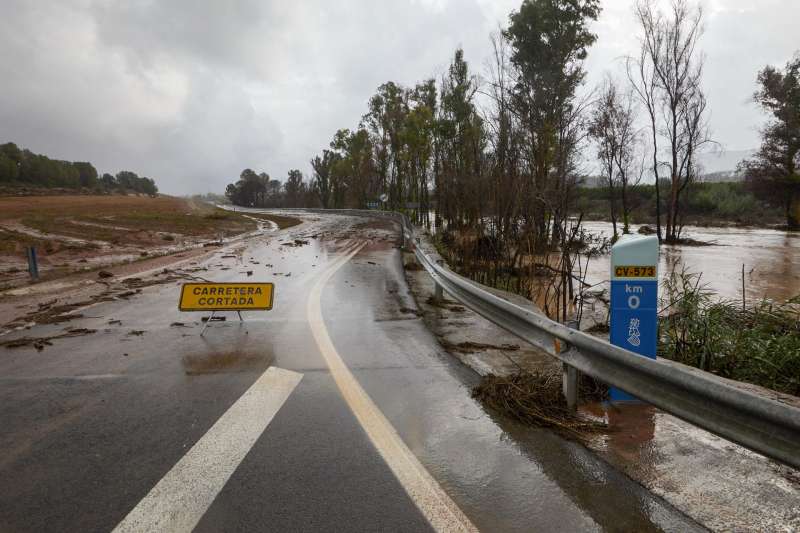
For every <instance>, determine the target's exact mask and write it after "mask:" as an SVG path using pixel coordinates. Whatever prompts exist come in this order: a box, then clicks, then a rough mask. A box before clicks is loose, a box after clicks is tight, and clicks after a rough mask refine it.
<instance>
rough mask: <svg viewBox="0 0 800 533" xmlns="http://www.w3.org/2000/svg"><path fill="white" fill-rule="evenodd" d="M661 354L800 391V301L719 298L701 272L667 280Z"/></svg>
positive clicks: (780, 388)
mask: <svg viewBox="0 0 800 533" xmlns="http://www.w3.org/2000/svg"><path fill="white" fill-rule="evenodd" d="M664 299H665V300H666V308H665V310H664V312H663V313H662V314H663V316H662V317H661V318H660V320H659V326H660V328H659V329H660V334H659V337H660V338H659V356H662V357H667V358H669V359H672V360H674V361H678V362H680V363H683V364H686V365H689V366H693V367H696V368H699V369H701V370H705V371H707V372H711V373H713V374H716V375H718V376H721V377H724V378H729V379H733V380H736V381H744V382H747V383H753V384H755V385H761V386H763V387H767V388H769V389H772V390H776V391H780V392H785V393H787V394H793V395H795V396H799V395H800V305H798V304H800V301H799V300H798V299H794V300H789V301H787V302H783V303H779V302H772V301H768V300H759V301H755V302H752V303H751V304H749V305H744V306H743V305H742V302H741V301H731V300H722V301H720V300H718V299H717V298H716V297H715V294H714V293H713V292H712V291H710V290H708V289H707V288H706V287H704V286H703V285H701V279H700V276H699V275H697V274H690V273H687V272H685V271H684V272H678V273H673V274H672V275H671V276H670V277H669V278H668V279H667V281H666V282H665V283H664Z"/></svg>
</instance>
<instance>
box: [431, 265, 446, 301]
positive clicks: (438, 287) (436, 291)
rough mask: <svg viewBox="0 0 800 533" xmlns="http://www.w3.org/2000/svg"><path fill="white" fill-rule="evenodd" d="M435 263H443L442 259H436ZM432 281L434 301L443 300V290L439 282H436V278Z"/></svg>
mask: <svg viewBox="0 0 800 533" xmlns="http://www.w3.org/2000/svg"><path fill="white" fill-rule="evenodd" d="M436 264H437V265H439V266H441V265H442V264H444V261H442V260H441V259H437V260H436ZM433 283H434V286H435V287H436V288H435V289H434V292H433V299H434V300H435V301H436V302H441V301H442V300H444V291H442V286H441V284H439V283H437V282H436V279H434V280H433Z"/></svg>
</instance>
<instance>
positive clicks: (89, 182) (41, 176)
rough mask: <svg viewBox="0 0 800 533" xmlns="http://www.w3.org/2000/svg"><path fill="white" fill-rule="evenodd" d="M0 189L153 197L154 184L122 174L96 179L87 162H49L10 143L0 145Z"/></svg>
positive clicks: (95, 172)
mask: <svg viewBox="0 0 800 533" xmlns="http://www.w3.org/2000/svg"><path fill="white" fill-rule="evenodd" d="M0 185H11V186H19V185H27V186H33V187H43V188H54V187H60V188H66V189H82V188H83V189H90V190H94V191H120V192H128V191H132V192H138V193H142V194H149V195H151V196H152V195H155V194H157V193H158V187H156V184H155V181H153V180H152V179H150V178H146V177H139V176H138V175H137V174H136V173H135V172H131V171H128V170H123V171H122V172H119V173H117V175H116V176H112V175H111V174H107V173H106V174H103V175H102V176H98V173H97V169H96V168H95V167H94V166H93V165H92V164H91V163H89V162H80V161H76V162H71V161H59V160H56V159H50V158H49V157H47V156H45V155H41V154H35V153H33V152H31V151H30V150H27V149H20V148H19V147H18V146H17V145H16V144H14V143H6V144H2V145H0Z"/></svg>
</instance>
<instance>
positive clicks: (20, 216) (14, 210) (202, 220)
mask: <svg viewBox="0 0 800 533" xmlns="http://www.w3.org/2000/svg"><path fill="white" fill-rule="evenodd" d="M0 219H2V220H19V221H21V222H22V223H23V224H25V225H26V226H29V227H31V228H34V229H37V230H39V231H41V232H44V233H52V234H55V235H65V236H68V237H75V238H79V239H86V240H99V241H107V242H112V243H116V244H128V243H129V244H143V243H148V242H152V243H157V242H158V241H159V240H160V238H159V237H158V236H157V235H152V236H150V235H145V233H146V232H150V233H156V232H164V233H175V234H181V235H186V236H190V237H197V238H215V237H217V236H219V234H220V233H222V234H223V235H225V236H229V235H235V234H238V233H243V232H246V231H251V230H254V229H255V228H256V224H255V222H254V221H253V220H251V219H248V218H246V217H244V216H242V215H241V214H239V213H232V212H229V211H225V210H223V209H219V208H217V207H215V206H212V205H210V204H203V203H198V202H194V201H188V200H185V199H183V198H172V197H166V196H160V197H157V198H150V197H143V196H122V195H117V196H114V195H112V196H49V197H36V198H29V197H2V198H0Z"/></svg>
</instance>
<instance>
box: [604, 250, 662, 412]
mask: <svg viewBox="0 0 800 533" xmlns="http://www.w3.org/2000/svg"><path fill="white" fill-rule="evenodd" d="M611 344H614V345H616V346H619V347H620V348H625V349H626V350H630V351H632V352H635V353H637V354H639V355H643V356H645V357H649V358H650V359H655V358H656V352H657V348H658V237H655V236H644V235H623V236H622V237H621V238H620V239H619V240H618V241H617V242H616V244H614V246H613V247H612V248H611ZM610 397H611V401H615V402H625V401H636V398H634V397H633V396H631V395H630V394H628V393H626V392H625V391H622V390H620V389H617V388H615V387H611V392H610Z"/></svg>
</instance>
